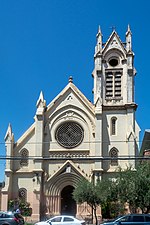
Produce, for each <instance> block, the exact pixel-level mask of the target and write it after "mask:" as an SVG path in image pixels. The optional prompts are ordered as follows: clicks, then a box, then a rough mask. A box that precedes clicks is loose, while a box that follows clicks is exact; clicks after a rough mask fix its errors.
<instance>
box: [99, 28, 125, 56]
mask: <svg viewBox="0 0 150 225" xmlns="http://www.w3.org/2000/svg"><path fill="white" fill-rule="evenodd" d="M113 48H116V49H118V50H120V51H122V52H123V53H124V54H126V53H127V51H126V49H125V47H124V44H123V43H122V41H121V39H120V37H119V35H118V34H117V32H116V31H113V32H112V33H111V35H110V37H109V38H108V40H107V42H106V43H105V45H104V47H103V50H102V53H103V54H105V52H106V51H108V50H109V49H113Z"/></svg>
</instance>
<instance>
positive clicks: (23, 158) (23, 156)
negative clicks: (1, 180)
mask: <svg viewBox="0 0 150 225" xmlns="http://www.w3.org/2000/svg"><path fill="white" fill-rule="evenodd" d="M28 156H29V152H28V150H27V149H26V148H24V149H22V150H21V160H20V165H21V166H28Z"/></svg>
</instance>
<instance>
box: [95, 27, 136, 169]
mask: <svg viewBox="0 0 150 225" xmlns="http://www.w3.org/2000/svg"><path fill="white" fill-rule="evenodd" d="M96 37H97V43H96V47H95V54H94V70H93V73H92V75H93V79H94V87H93V95H94V105H95V114H96V115H97V112H98V113H99V116H98V117H97V116H96V118H99V120H97V119H96V130H99V133H98V135H97V134H95V137H96V142H97V143H98V142H99V143H101V144H99V145H100V146H99V149H100V151H99V153H97V154H99V155H100V156H103V157H108V156H109V157H113V158H115V157H116V160H114V161H113V160H112V161H111V160H110V161H103V163H102V164H103V165H102V168H101V169H103V170H104V171H105V170H107V171H108V170H110V171H114V170H115V169H116V166H118V165H120V166H122V167H125V165H126V164H127V163H129V164H133V165H134V164H135V161H134V160H132V161H131V160H129V161H128V162H127V161H125V160H123V158H124V157H125V156H135V155H136V154H137V148H138V147H137V146H138V140H139V131H140V129H139V127H138V125H137V123H136V121H135V111H136V108H137V105H136V104H135V102H134V79H135V75H136V70H135V68H134V53H133V51H132V33H131V30H130V27H129V25H128V28H127V32H126V35H125V42H122V41H121V39H120V37H119V36H118V34H117V32H116V31H115V30H113V31H112V33H111V35H110V37H109V38H108V40H107V41H106V42H105V43H103V38H102V37H103V36H102V32H101V29H100V27H99V28H98V33H97V36H96ZM117 158H120V159H119V160H118V159H117Z"/></svg>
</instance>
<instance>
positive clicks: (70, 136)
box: [55, 122, 84, 148]
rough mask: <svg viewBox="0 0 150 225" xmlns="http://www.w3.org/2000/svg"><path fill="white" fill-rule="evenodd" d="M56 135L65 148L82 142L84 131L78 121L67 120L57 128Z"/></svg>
mask: <svg viewBox="0 0 150 225" xmlns="http://www.w3.org/2000/svg"><path fill="white" fill-rule="evenodd" d="M55 137H56V140H57V142H58V144H60V145H61V146H63V147H64V148H74V147H76V146H78V145H79V144H80V143H81V142H82V140H83V137H84V131H83V128H82V127H81V126H80V125H79V124H78V123H76V122H66V123H63V124H61V125H60V126H59V127H58V128H57V130H56V134H55Z"/></svg>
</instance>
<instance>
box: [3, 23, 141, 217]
mask: <svg viewBox="0 0 150 225" xmlns="http://www.w3.org/2000/svg"><path fill="white" fill-rule="evenodd" d="M125 38H126V40H125V42H122V41H121V39H120V37H119V36H118V34H117V32H116V31H115V30H114V31H113V32H112V33H111V35H110V37H109V38H108V40H107V42H106V43H103V40H102V33H101V30H100V28H99V29H98V33H97V43H96V47H95V54H94V70H93V73H92V76H93V81H94V82H93V84H94V85H93V103H91V102H90V101H89V100H88V99H87V98H86V97H85V96H84V95H83V93H82V92H81V91H80V90H79V89H78V88H77V87H76V86H75V84H74V83H73V79H72V77H70V78H69V82H68V84H67V85H66V87H65V88H64V89H63V90H62V91H61V93H59V94H58V96H56V98H55V99H54V100H53V101H52V102H50V104H48V105H46V101H45V99H44V96H43V93H42V92H41V93H40V96H39V99H38V100H37V104H36V106H37V110H36V113H35V117H34V123H33V124H32V125H31V126H30V127H29V129H28V130H27V131H26V132H25V133H24V134H23V135H22V136H21V137H20V138H19V139H18V140H17V141H16V142H14V134H13V132H12V128H11V125H9V126H8V129H7V132H6V136H5V143H6V157H7V160H6V168H5V187H4V188H3V189H2V202H1V209H2V210H7V203H8V201H9V200H11V199H18V198H20V199H25V200H26V201H27V202H29V203H30V205H31V208H32V218H33V220H35V221H37V220H39V219H40V216H44V215H45V214H48V215H59V214H62V213H65V214H72V215H76V216H78V217H80V216H87V215H88V214H89V213H90V212H89V211H88V207H86V206H85V205H77V204H76V203H75V201H74V200H73V199H72V192H73V190H74V188H75V187H76V186H77V185H78V182H79V181H80V179H81V178H82V177H84V178H86V179H88V180H89V181H92V180H93V181H94V182H96V180H97V178H99V179H104V178H105V177H110V178H113V175H114V173H115V172H116V169H117V167H118V166H121V167H122V168H126V166H127V165H129V164H132V165H133V167H134V166H135V160H134V159H132V160H129V159H127V160H125V158H127V157H128V156H136V155H137V154H138V143H139V131H140V129H139V126H138V124H137V123H136V120H135V111H136V108H137V105H136V103H135V102H134V79H135V75H136V70H135V68H134V53H133V51H132V34H131V30H130V27H129V26H128V28H127V32H126V35H125ZM12 159H13V160H12Z"/></svg>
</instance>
